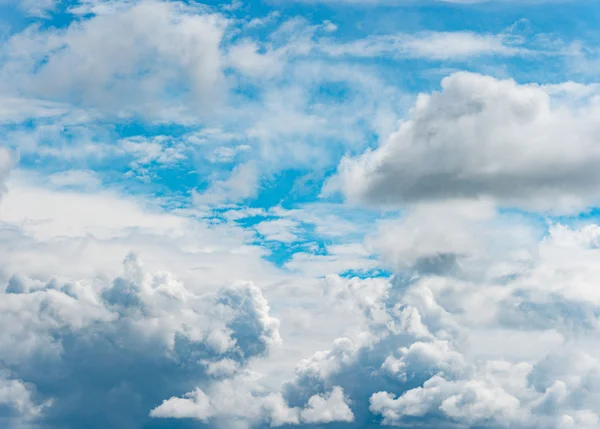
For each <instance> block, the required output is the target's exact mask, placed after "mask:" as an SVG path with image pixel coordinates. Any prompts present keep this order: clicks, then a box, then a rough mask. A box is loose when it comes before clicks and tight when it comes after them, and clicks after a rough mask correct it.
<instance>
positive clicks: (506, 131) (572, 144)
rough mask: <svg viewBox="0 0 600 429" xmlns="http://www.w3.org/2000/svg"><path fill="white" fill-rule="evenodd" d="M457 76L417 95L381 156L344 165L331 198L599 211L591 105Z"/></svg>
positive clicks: (539, 89) (594, 107)
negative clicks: (476, 201)
mask: <svg viewBox="0 0 600 429" xmlns="http://www.w3.org/2000/svg"><path fill="white" fill-rule="evenodd" d="M565 90H566V91H565ZM554 91H555V89H549V88H545V87H543V86H539V85H520V84H517V83H516V82H514V81H512V80H499V79H495V78H492V77H488V76H482V75H478V74H472V73H464V72H461V73H456V74H453V75H451V76H449V77H447V78H445V79H444V80H443V81H442V90H441V91H440V92H434V93H432V94H421V95H420V96H419V97H418V99H417V101H416V104H415V106H414V108H413V109H412V111H411V112H410V115H409V117H408V118H407V119H406V120H405V121H403V122H401V123H400V125H399V128H398V130H397V131H396V132H395V133H393V134H392V135H391V136H390V137H389V138H387V139H386V140H385V141H384V142H383V143H382V144H381V146H380V147H379V148H377V149H375V150H372V151H368V152H366V153H365V154H363V155H362V156H359V157H357V158H348V157H347V158H344V159H343V160H342V162H341V164H340V166H339V170H338V176H337V177H336V179H334V180H333V181H332V182H330V183H329V189H332V188H333V189H342V190H343V191H344V193H345V195H346V196H347V197H348V198H349V199H350V200H351V201H355V202H356V201H362V202H367V203H371V204H391V205H394V204H407V203H413V202H417V201H427V200H453V199H462V198H485V197H488V198H492V199H493V200H495V201H496V202H497V203H499V204H501V205H504V206H512V207H520V208H526V209H536V210H575V209H581V208H584V207H587V206H589V205H591V204H594V203H595V202H597V201H598V198H599V197H600V195H598V192H597V189H598V182H599V181H600V175H599V174H598V171H599V170H598V169H597V168H596V166H597V165H598V161H599V157H600V152H599V151H598V144H597V135H598V121H596V119H595V118H596V116H597V115H598V108H599V107H598V106H599V104H598V98H597V97H596V96H594V95H592V96H588V97H584V98H583V100H582V99H581V97H579V96H578V97H573V96H571V95H570V94H569V91H568V89H567V88H566V87H565V88H563V96H561V97H557V98H553V97H552V96H551V95H550V94H549V92H554Z"/></svg>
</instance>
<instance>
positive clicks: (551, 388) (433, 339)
mask: <svg viewBox="0 0 600 429" xmlns="http://www.w3.org/2000/svg"><path fill="white" fill-rule="evenodd" d="M599 231H600V229H599V227H598V226H596V225H591V226H585V227H582V228H577V229H573V228H568V227H565V226H561V225H554V226H552V228H551V230H550V233H549V235H548V237H547V238H546V239H544V240H543V241H542V242H541V243H539V245H538V246H537V247H536V248H535V249H531V250H530V251H528V252H526V254H523V253H507V254H505V255H504V257H503V258H501V259H498V260H496V261H495V262H494V261H492V262H490V261H489V260H488V259H487V258H482V259H479V262H480V263H482V264H484V265H485V266H487V268H486V269H485V272H486V274H487V275H486V276H482V275H480V274H481V273H478V274H477V276H476V277H471V276H470V275H469V273H467V272H464V271H461V272H459V271H456V270H454V271H450V272H446V271H439V270H433V271H431V270H425V271H420V269H419V267H414V269H415V272H414V274H413V275H411V276H409V277H407V276H403V275H397V276H396V277H395V278H394V279H393V280H392V281H390V282H389V283H388V286H387V287H386V288H372V287H370V286H371V285H372V283H371V281H372V280H358V279H355V280H352V281H348V280H344V279H341V278H335V277H333V278H331V279H329V280H328V281H329V282H333V284H334V287H333V288H330V289H331V290H332V291H334V298H335V302H336V303H337V305H353V306H355V307H356V308H360V309H362V311H363V312H364V313H365V314H366V315H368V317H369V319H370V321H371V322H370V324H369V326H368V327H367V328H366V329H365V330H364V332H362V333H360V334H358V335H355V336H353V337H352V338H340V339H338V340H336V341H335V343H334V345H333V347H332V348H331V349H329V350H326V351H323V352H318V353H316V354H315V355H313V356H312V357H311V358H309V359H306V360H304V361H303V362H302V363H301V364H300V365H299V367H298V370H297V377H296V380H295V381H294V382H293V383H290V384H289V385H288V386H287V388H286V395H287V396H286V399H287V400H288V401H289V402H290V403H291V404H294V403H295V401H298V402H302V401H304V400H305V399H306V397H308V396H310V395H314V394H315V393H316V392H321V391H326V390H328V389H330V388H331V386H340V387H342V388H343V389H344V391H345V392H346V394H347V395H348V397H349V398H350V400H351V401H352V403H353V409H352V411H353V412H354V414H355V416H356V423H357V424H358V425H359V426H360V427H379V426H380V425H384V426H398V427H417V428H438V427H444V428H464V427H473V428H474V427H476V428H502V427H510V428H523V429H525V428H533V427H544V428H590V429H592V428H594V429H595V428H598V427H600V407H599V405H598V404H599V403H600V402H599V399H600V384H599V383H598V382H599V381H600V378H599V376H600V360H598V358H597V355H598V344H599V342H598V340H599V337H598V317H599V315H600V299H599V298H600V296H599V295H598V293H597V291H596V289H597V288H596V287H595V283H596V279H597V278H598V275H599V274H600V273H599V272H598V264H597V260H598V257H600V253H599V252H600V251H599V247H598V239H599V237H600V234H599ZM477 254H479V251H478V250H477V251H476V254H475V257H477V256H476V255H477ZM523 260H527V262H526V263H525V264H524V263H523ZM443 262H444V261H442V263H443ZM361 284H362V286H361ZM365 291H370V293H365ZM366 298H368V299H366Z"/></svg>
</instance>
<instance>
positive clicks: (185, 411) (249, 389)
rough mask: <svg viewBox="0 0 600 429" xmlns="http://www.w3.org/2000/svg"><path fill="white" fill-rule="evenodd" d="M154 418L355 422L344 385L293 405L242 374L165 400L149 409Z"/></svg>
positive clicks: (242, 423)
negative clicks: (205, 391)
mask: <svg viewBox="0 0 600 429" xmlns="http://www.w3.org/2000/svg"><path fill="white" fill-rule="evenodd" d="M150 415H151V416H152V417H155V418H171V419H173V418H175V419H195V420H200V421H202V422H212V423H213V424H216V425H217V426H219V427H236V428H242V427H244V428H246V427H253V426H256V427H260V426H261V425H263V424H265V423H267V424H268V425H269V426H270V427H278V426H282V425H298V424H301V423H304V424H325V423H332V422H352V421H353V420H354V414H353V413H352V411H351V410H350V407H349V406H348V403H347V398H346V397H345V396H344V391H343V389H342V388H340V387H338V386H336V387H334V388H333V389H332V390H331V391H330V392H327V393H325V394H322V395H313V396H311V397H310V398H309V399H308V402H307V404H306V405H305V406H304V408H299V407H293V408H290V407H289V406H288V404H287V403H286V401H285V399H284V398H283V397H282V395H281V393H267V392H261V391H260V390H259V389H257V385H256V383H255V380H252V378H248V379H244V377H240V378H238V379H233V380H225V381H222V382H218V383H214V384H213V385H212V386H211V387H210V390H209V394H208V395H207V394H206V393H204V392H203V391H202V390H200V389H196V390H194V391H192V392H190V393H188V394H186V395H185V396H184V397H180V398H178V397H173V398H170V399H168V400H165V401H164V402H163V403H162V404H161V405H160V406H158V407H156V408H155V409H153V410H152V412H151V413H150Z"/></svg>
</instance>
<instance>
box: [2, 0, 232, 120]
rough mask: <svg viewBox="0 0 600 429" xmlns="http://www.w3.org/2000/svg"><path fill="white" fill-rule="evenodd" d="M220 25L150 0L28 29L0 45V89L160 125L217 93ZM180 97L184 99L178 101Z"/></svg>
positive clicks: (203, 105) (207, 104) (197, 109)
mask: <svg viewBox="0 0 600 429" xmlns="http://www.w3.org/2000/svg"><path fill="white" fill-rule="evenodd" d="M224 27H225V21H224V20H223V19H222V18H221V17H219V16H217V15H210V14H206V13H202V11H198V10H196V9H195V8H193V7H191V6H190V7H187V6H185V5H184V4H183V3H178V2H173V3H171V2H158V1H147V2H141V3H139V4H133V5H131V7H129V8H126V9H124V10H117V11H114V13H110V14H106V15H104V14H102V15H95V16H92V17H91V18H89V19H85V20H82V21H73V22H72V23H71V24H70V25H69V26H68V27H67V28H65V29H53V28H49V29H41V28H40V27H36V26H32V27H29V28H27V29H26V30H24V31H23V32H22V33H18V34H16V35H13V36H12V37H11V38H10V39H9V40H8V41H7V42H6V43H5V44H4V45H3V47H2V57H3V59H4V61H3V65H2V67H1V68H0V76H2V82H3V84H2V85H0V88H1V89H2V90H3V92H5V93H8V94H14V95H15V96H25V97H33V98H42V99H48V100H54V101H65V102H68V103H73V104H77V105H80V106H84V107H92V108H98V109H101V110H103V111H104V112H106V113H108V114H109V115H110V116H112V115H117V116H120V115H131V114H134V115H142V116H145V117H149V118H153V119H159V120H161V119H164V118H166V117H168V116H169V115H172V114H173V111H174V110H178V106H180V105H181V104H182V101H185V103H186V105H187V107H186V108H187V109H188V110H189V112H188V113H190V112H191V113H194V114H198V113H202V112H204V113H206V112H207V111H208V110H210V108H211V107H213V106H214V105H215V103H216V102H217V101H218V99H219V97H220V95H221V92H222V89H223V88H224V86H223V85H224V79H223V76H222V71H221V52H220V49H219V44H220V43H221V38H222V35H223V31H224ZM181 91H185V92H186V93H187V94H189V95H186V96H183V98H182V97H181V96H180V95H177V93H178V92H179V93H181ZM169 110H171V112H169ZM178 114H179V113H178Z"/></svg>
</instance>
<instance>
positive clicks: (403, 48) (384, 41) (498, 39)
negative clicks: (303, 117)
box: [318, 31, 531, 60]
mask: <svg viewBox="0 0 600 429" xmlns="http://www.w3.org/2000/svg"><path fill="white" fill-rule="evenodd" d="M520 42H521V41H519V40H518V39H515V38H514V37H513V38H511V37H509V36H508V35H502V34H500V35H489V34H478V33H471V32H460V31H457V32H423V33H416V34H393V35H383V36H369V37H367V38H365V39H359V40H356V41H352V42H348V43H331V44H328V43H327V42H325V43H320V44H319V45H318V48H319V49H320V50H321V51H322V52H324V53H326V54H328V55H332V56H335V57H337V56H354V57H367V58H369V57H385V58H426V59H432V60H460V59H465V58H468V57H476V56H480V55H500V56H515V55H525V54H527V53H531V52H530V51H528V50H527V49H526V48H523V47H520V46H519V45H520Z"/></svg>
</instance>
